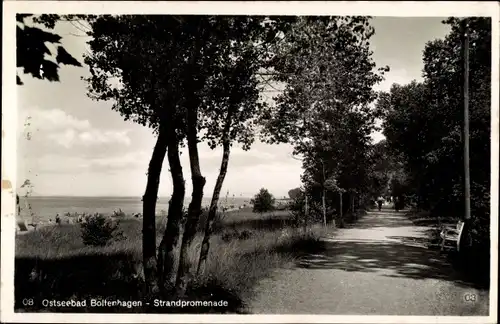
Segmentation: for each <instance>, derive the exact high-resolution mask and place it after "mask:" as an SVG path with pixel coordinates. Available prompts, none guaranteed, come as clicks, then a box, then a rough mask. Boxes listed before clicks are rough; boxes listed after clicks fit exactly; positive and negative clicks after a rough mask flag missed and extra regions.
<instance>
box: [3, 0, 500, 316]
mask: <svg viewBox="0 0 500 324" xmlns="http://www.w3.org/2000/svg"><path fill="white" fill-rule="evenodd" d="M16 12H23V13H47V12H51V13H60V14H71V13H81V14H84V13H86V14H105V13H113V14H138V13H142V14H158V13H172V14H248V15H259V14H275V15H297V14H299V15H354V14H355V15H370V16H393V17H417V16H418V17H447V16H458V17H464V16H490V17H492V24H493V31H492V58H493V59H492V84H491V86H492V122H491V131H492V135H491V136H492V137H491V141H492V146H491V180H492V182H491V242H492V244H491V247H492V251H491V289H490V315H489V316H484V317H479V316H478V317H463V316H337V315H171V314H168V315H161V314H142V315H141V314H48V313H31V314H28V313H14V312H13V304H14V303H13V299H14V298H13V297H14V296H13V286H14V278H13V273H14V262H13V260H14V236H15V232H14V228H15V217H14V210H15V195H14V193H13V192H12V190H4V189H2V219H1V232H2V235H1V246H2V253H1V267H0V269H1V299H0V302H1V311H0V314H1V320H2V322H42V323H46V322H61V323H70V322H82V323H95V322H103V323H111V322H117V323H126V322H137V323H158V322H165V323H167V322H169V323H172V322H185V323H202V322H220V323H237V322H249V323H260V322H269V323H284V322H296V323H306V322H317V323H335V322H340V323H375V322H376V323H453V324H455V323H494V322H495V321H496V317H497V298H498V297H497V284H498V282H497V280H498V278H497V272H498V271H497V268H498V264H497V263H498V154H499V152H498V141H499V134H498V126H499V124H498V116H499V114H498V105H499V90H498V89H499V39H500V37H499V24H498V23H499V22H500V19H499V6H498V4H497V3H495V2H464V1H456V2H451V1H449V2H448V1H447V2H444V1H441V2H437V1H436V2H423V1H422V2H421V1H419V2H409V1H408V2H403V1H401V2H395V1H394V2H392V1H384V2H382V1H381V2H375V1H370V2H368V1H359V2H347V1H342V2H333V1H330V2H329V1H314V2H312V1H311V2H305V1H302V2H299V1H281V2H271V1H269V2H267V1H266V2H263V1H247V2H240V1H231V2H215V1H214V2H208V1H207V2H194V1H190V2H188V1H182V2H181V1H179V2H174V1H155V2H152V1H149V2H146V1H144V2H138V1H136V2H132V1H130V2H129V1H126V2H118V1H116V2H107V1H90V2H84V1H79V2H76V1H4V2H3V35H2V36H3V38H2V39H3V43H4V51H3V62H2V64H3V82H2V92H3V96H2V97H3V100H2V115H3V116H2V117H3V118H2V130H3V131H4V132H5V137H2V179H9V180H10V181H11V183H12V187H13V188H16V187H17V183H16V165H17V161H16V138H17V136H16V134H17V129H16V125H17V109H15V107H17V100H16V99H17V98H16V87H17V86H16V84H15V83H14V78H15V75H16V68H15V51H14V49H15V26H16V23H15V13H16ZM6 48H7V49H8V50H6ZM10 229H12V230H10Z"/></svg>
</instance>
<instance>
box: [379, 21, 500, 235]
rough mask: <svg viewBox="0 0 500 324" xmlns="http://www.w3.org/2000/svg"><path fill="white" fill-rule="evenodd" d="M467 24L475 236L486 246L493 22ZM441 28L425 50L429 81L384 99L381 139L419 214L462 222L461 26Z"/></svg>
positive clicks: (454, 23)
mask: <svg viewBox="0 0 500 324" xmlns="http://www.w3.org/2000/svg"><path fill="white" fill-rule="evenodd" d="M467 22H468V24H469V39H470V47H469V66H470V67H469V73H470V75H469V92H470V99H469V111H470V113H469V121H470V136H469V143H470V155H469V158H470V179H471V211H472V218H473V225H472V230H471V232H472V236H473V241H476V242H477V243H476V244H485V243H486V242H489V209H490V207H489V201H490V192H489V188H490V170H491V165H490V131H491V130H490V118H491V113H490V107H491V102H490V100H491V99H490V98H491V92H490V89H491V88H490V87H491V79H490V78H491V19H489V18H467ZM443 23H445V24H448V25H449V26H450V28H451V31H450V33H449V34H448V35H447V36H446V37H445V38H444V39H438V40H435V41H432V42H429V43H427V45H426V47H425V50H424V53H423V60H424V69H423V75H424V81H423V82H420V83H418V82H412V83H410V84H407V85H393V86H392V88H391V90H390V92H389V93H385V94H383V95H382V96H381V100H380V101H379V103H378V109H379V110H380V111H381V112H382V113H383V115H384V124H383V127H384V134H385V135H386V137H387V144H388V147H389V148H390V150H391V152H392V154H393V155H395V156H400V157H401V158H402V162H403V165H404V173H405V176H406V179H405V183H406V184H407V185H408V186H410V187H412V188H414V192H412V194H413V200H414V202H415V203H416V204H417V205H418V207H419V208H421V209H425V210H430V211H431V212H432V215H435V216H459V217H461V216H463V210H464V208H463V206H464V194H463V193H464V185H463V183H464V177H463V168H464V166H463V135H462V125H463V122H464V119H463V81H464V79H463V76H464V73H463V72H464V71H463V63H464V62H463V56H462V54H463V52H462V48H463V46H462V44H463V39H462V28H463V23H464V20H463V19H457V18H450V19H447V20H446V21H444V22H443Z"/></svg>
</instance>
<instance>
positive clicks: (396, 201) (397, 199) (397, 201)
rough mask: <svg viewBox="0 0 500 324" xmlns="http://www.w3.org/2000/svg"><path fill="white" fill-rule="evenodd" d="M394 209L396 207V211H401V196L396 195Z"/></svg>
mask: <svg viewBox="0 0 500 324" xmlns="http://www.w3.org/2000/svg"><path fill="white" fill-rule="evenodd" d="M394 209H396V211H397V212H398V211H399V197H397V196H396V197H394Z"/></svg>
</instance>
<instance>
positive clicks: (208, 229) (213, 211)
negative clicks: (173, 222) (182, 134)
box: [196, 109, 233, 275]
mask: <svg viewBox="0 0 500 324" xmlns="http://www.w3.org/2000/svg"><path fill="white" fill-rule="evenodd" d="M232 113H233V110H232V109H230V110H229V111H228V114H227V118H226V124H225V125H224V133H223V139H222V149H223V151H222V161H221V165H220V171H219V176H218V177H217V182H216V183H215V188H214V192H213V194H212V201H211V202H210V209H209V211H208V217H207V222H206V224H205V235H204V236H203V242H202V243H201V251H200V258H199V261H198V268H197V269H196V275H200V274H203V273H204V272H205V265H206V262H207V257H208V251H209V250H210V236H211V235H212V233H213V223H214V220H215V217H216V216H217V204H218V202H219V196H220V192H221V190H222V184H223V183H224V179H225V177H226V173H227V167H228V164H229V154H230V153H231V145H230V144H231V143H230V137H229V136H230V134H229V132H230V130H231V123H232Z"/></svg>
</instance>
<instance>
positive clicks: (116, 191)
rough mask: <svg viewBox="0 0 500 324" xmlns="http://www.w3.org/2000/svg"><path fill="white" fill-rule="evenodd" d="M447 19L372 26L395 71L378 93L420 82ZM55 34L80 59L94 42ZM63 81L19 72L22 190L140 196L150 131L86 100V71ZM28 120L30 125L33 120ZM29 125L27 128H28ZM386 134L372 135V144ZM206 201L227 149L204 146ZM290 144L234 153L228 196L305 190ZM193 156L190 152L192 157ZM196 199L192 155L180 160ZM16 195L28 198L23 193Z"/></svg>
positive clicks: (166, 190)
mask: <svg viewBox="0 0 500 324" xmlns="http://www.w3.org/2000/svg"><path fill="white" fill-rule="evenodd" d="M442 20H443V18H437V17H425V18H408V17H404V18H403V17H402V18H396V17H375V18H373V19H372V21H371V24H372V26H374V28H375V35H374V36H373V37H372V39H371V42H370V43H371V48H372V51H373V59H374V61H375V63H376V64H377V66H385V65H388V66H389V67H390V69H391V70H390V72H389V73H387V75H386V79H385V81H383V82H382V83H380V84H379V85H377V86H376V90H389V88H390V86H391V85H392V84H393V83H399V84H406V83H409V82H411V81H412V80H421V74H422V72H421V71H422V68H423V63H422V51H423V49H424V46H425V44H426V42H428V41H431V40H434V39H436V38H443V37H444V36H445V35H446V34H447V33H448V31H449V29H448V27H447V26H446V25H444V24H442V23H441V21H442ZM55 32H57V33H58V34H59V35H61V36H62V37H63V39H62V45H63V46H64V47H65V48H66V50H67V51H68V52H69V53H71V54H72V55H73V56H74V57H75V58H77V59H78V60H79V61H83V60H82V55H83V53H84V51H85V50H86V46H87V45H86V41H87V40H88V38H86V37H81V36H78V35H81V34H82V32H81V31H79V30H78V29H77V28H76V27H75V26H73V25H71V24H68V23H61V24H60V25H58V26H57V27H56V30H55ZM59 75H60V80H61V82H48V81H43V80H38V79H34V78H32V77H31V76H28V75H23V74H20V76H21V78H22V80H23V82H24V85H23V86H18V87H17V102H18V130H19V132H18V175H17V176H18V181H17V183H18V185H21V184H22V183H23V181H24V179H30V181H31V183H32V185H33V192H32V194H33V195H38V196H53V195H56V196H142V195H143V193H144V189H145V186H146V172H147V167H148V163H149V159H150V156H151V153H152V149H153V147H154V143H155V137H154V135H153V134H152V132H151V130H150V129H147V128H145V127H143V126H139V125H136V124H134V123H132V122H128V121H124V120H123V118H122V117H121V116H120V114H119V113H118V112H116V111H113V110H111V106H112V103H111V102H98V101H93V100H91V99H90V98H88V97H87V95H86V85H85V82H84V81H82V80H81V77H82V76H86V75H88V68H86V67H85V66H84V67H82V68H79V67H70V66H63V67H62V68H61V69H60V70H59ZM28 117H29V119H28ZM27 121H29V124H30V125H29V126H25V123H26V122H27ZM28 132H29V133H30V134H31V139H30V140H28V139H27V133H28ZM381 138H383V135H381V134H380V133H379V134H373V139H374V141H378V140H380V139H381ZM199 150H200V152H199V154H200V163H201V169H202V173H203V175H204V176H205V177H206V179H207V183H206V185H205V192H204V194H205V196H210V195H211V193H212V191H213V188H214V185H215V181H216V178H217V175H218V172H219V167H220V161H221V155H222V150H221V149H216V150H211V149H209V148H208V146H206V145H205V144H201V145H200V147H199ZM291 152H292V148H291V147H290V146H288V145H266V144H263V143H260V142H258V141H256V142H255V143H254V145H253V146H252V148H251V150H250V151H246V152H245V151H243V150H242V149H241V147H238V146H236V147H234V148H233V149H232V151H231V157H230V162H229V168H228V172H227V175H226V179H225V182H224V186H223V190H222V193H223V195H225V193H226V192H229V194H230V195H231V196H232V195H235V196H236V197H239V196H241V197H251V196H253V195H254V194H255V193H256V192H257V191H258V190H259V189H260V188H262V187H265V188H267V189H268V190H269V191H270V192H271V193H272V194H273V195H275V196H276V197H283V196H287V193H288V191H289V190H290V189H292V188H296V187H298V186H300V175H301V173H302V169H301V162H300V161H297V160H295V159H293V158H292V157H291ZM186 153H187V152H186ZM181 160H182V165H183V169H184V177H185V179H186V189H187V191H186V195H187V196H188V195H190V192H191V186H190V169H189V161H188V156H187V154H182V155H181ZM163 170H164V172H163V173H162V177H161V183H160V190H159V196H162V197H168V196H170V194H171V190H172V184H171V179H170V173H169V172H168V162H167V161H166V159H165V163H164V166H163ZM18 192H21V193H23V192H24V191H23V189H20V190H19V191H18Z"/></svg>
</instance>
